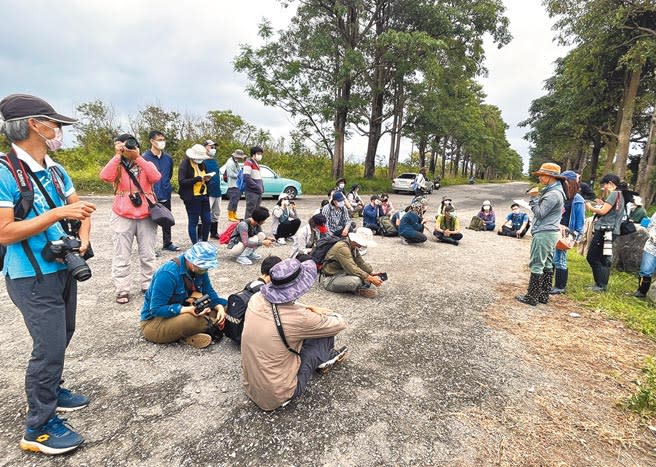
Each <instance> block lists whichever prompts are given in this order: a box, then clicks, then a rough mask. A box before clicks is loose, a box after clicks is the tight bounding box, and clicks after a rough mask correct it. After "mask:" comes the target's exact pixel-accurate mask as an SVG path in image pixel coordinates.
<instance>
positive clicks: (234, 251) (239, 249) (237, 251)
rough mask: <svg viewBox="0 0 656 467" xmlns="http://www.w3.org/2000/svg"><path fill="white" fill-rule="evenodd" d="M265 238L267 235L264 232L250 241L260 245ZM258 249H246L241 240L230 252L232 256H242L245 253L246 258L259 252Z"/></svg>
mask: <svg viewBox="0 0 656 467" xmlns="http://www.w3.org/2000/svg"><path fill="white" fill-rule="evenodd" d="M265 238H266V234H265V233H264V232H260V233H259V234H257V235H255V236H253V237H251V238H249V239H248V241H249V242H252V243H259V242H261V241H262V240H264V239H265ZM257 249H258V247H254V248H246V246H244V244H243V243H242V242H241V240H240V241H239V242H238V243H237V244H236V245H235V246H233V247H232V248H231V249H230V250H228V251H229V252H230V255H231V256H241V255H242V253H244V256H248V255H250V254H253V253H255V250H257Z"/></svg>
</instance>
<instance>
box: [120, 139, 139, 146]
mask: <svg viewBox="0 0 656 467" xmlns="http://www.w3.org/2000/svg"><path fill="white" fill-rule="evenodd" d="M123 144H124V145H125V148H126V149H137V148H138V147H139V143H138V142H137V140H136V139H134V138H128V139H126V140H125V143H123Z"/></svg>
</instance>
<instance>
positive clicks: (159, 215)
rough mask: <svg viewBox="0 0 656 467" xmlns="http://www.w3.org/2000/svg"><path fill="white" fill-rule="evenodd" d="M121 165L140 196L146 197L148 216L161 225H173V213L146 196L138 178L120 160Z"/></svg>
mask: <svg viewBox="0 0 656 467" xmlns="http://www.w3.org/2000/svg"><path fill="white" fill-rule="evenodd" d="M121 166H122V167H123V168H124V169H125V171H126V172H127V173H128V175H129V176H130V178H131V179H132V183H134V184H135V186H136V187H137V188H138V189H139V193H141V194H142V196H143V197H144V198H145V199H146V202H147V203H148V213H149V214H150V218H151V219H152V221H153V222H154V223H155V224H157V225H159V226H162V227H171V226H173V225H175V218H174V217H173V213H172V212H171V211H169V210H168V209H167V207H166V206H164V205H163V204H162V203H160V202H156V203H153V202H152V201H151V200H150V199H149V198H148V196H146V193H144V191H143V188H141V184H140V183H139V180H137V177H135V176H134V174H133V173H132V171H130V170H129V169H128V168H127V167H126V166H125V165H124V164H123V162H121Z"/></svg>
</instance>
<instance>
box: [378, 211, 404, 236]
mask: <svg viewBox="0 0 656 467" xmlns="http://www.w3.org/2000/svg"><path fill="white" fill-rule="evenodd" d="M378 226H379V227H380V231H381V233H382V234H383V236H384V237H396V236H398V235H399V233H398V232H397V230H396V227H394V224H393V223H392V220H391V219H390V217H389V216H380V217H379V218H378Z"/></svg>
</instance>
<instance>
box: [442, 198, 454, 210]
mask: <svg viewBox="0 0 656 467" xmlns="http://www.w3.org/2000/svg"><path fill="white" fill-rule="evenodd" d="M452 204H453V200H452V199H451V198H449V197H448V196H442V202H441V203H440V212H439V213H440V214H444V208H445V207H447V206H451V205H452Z"/></svg>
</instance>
